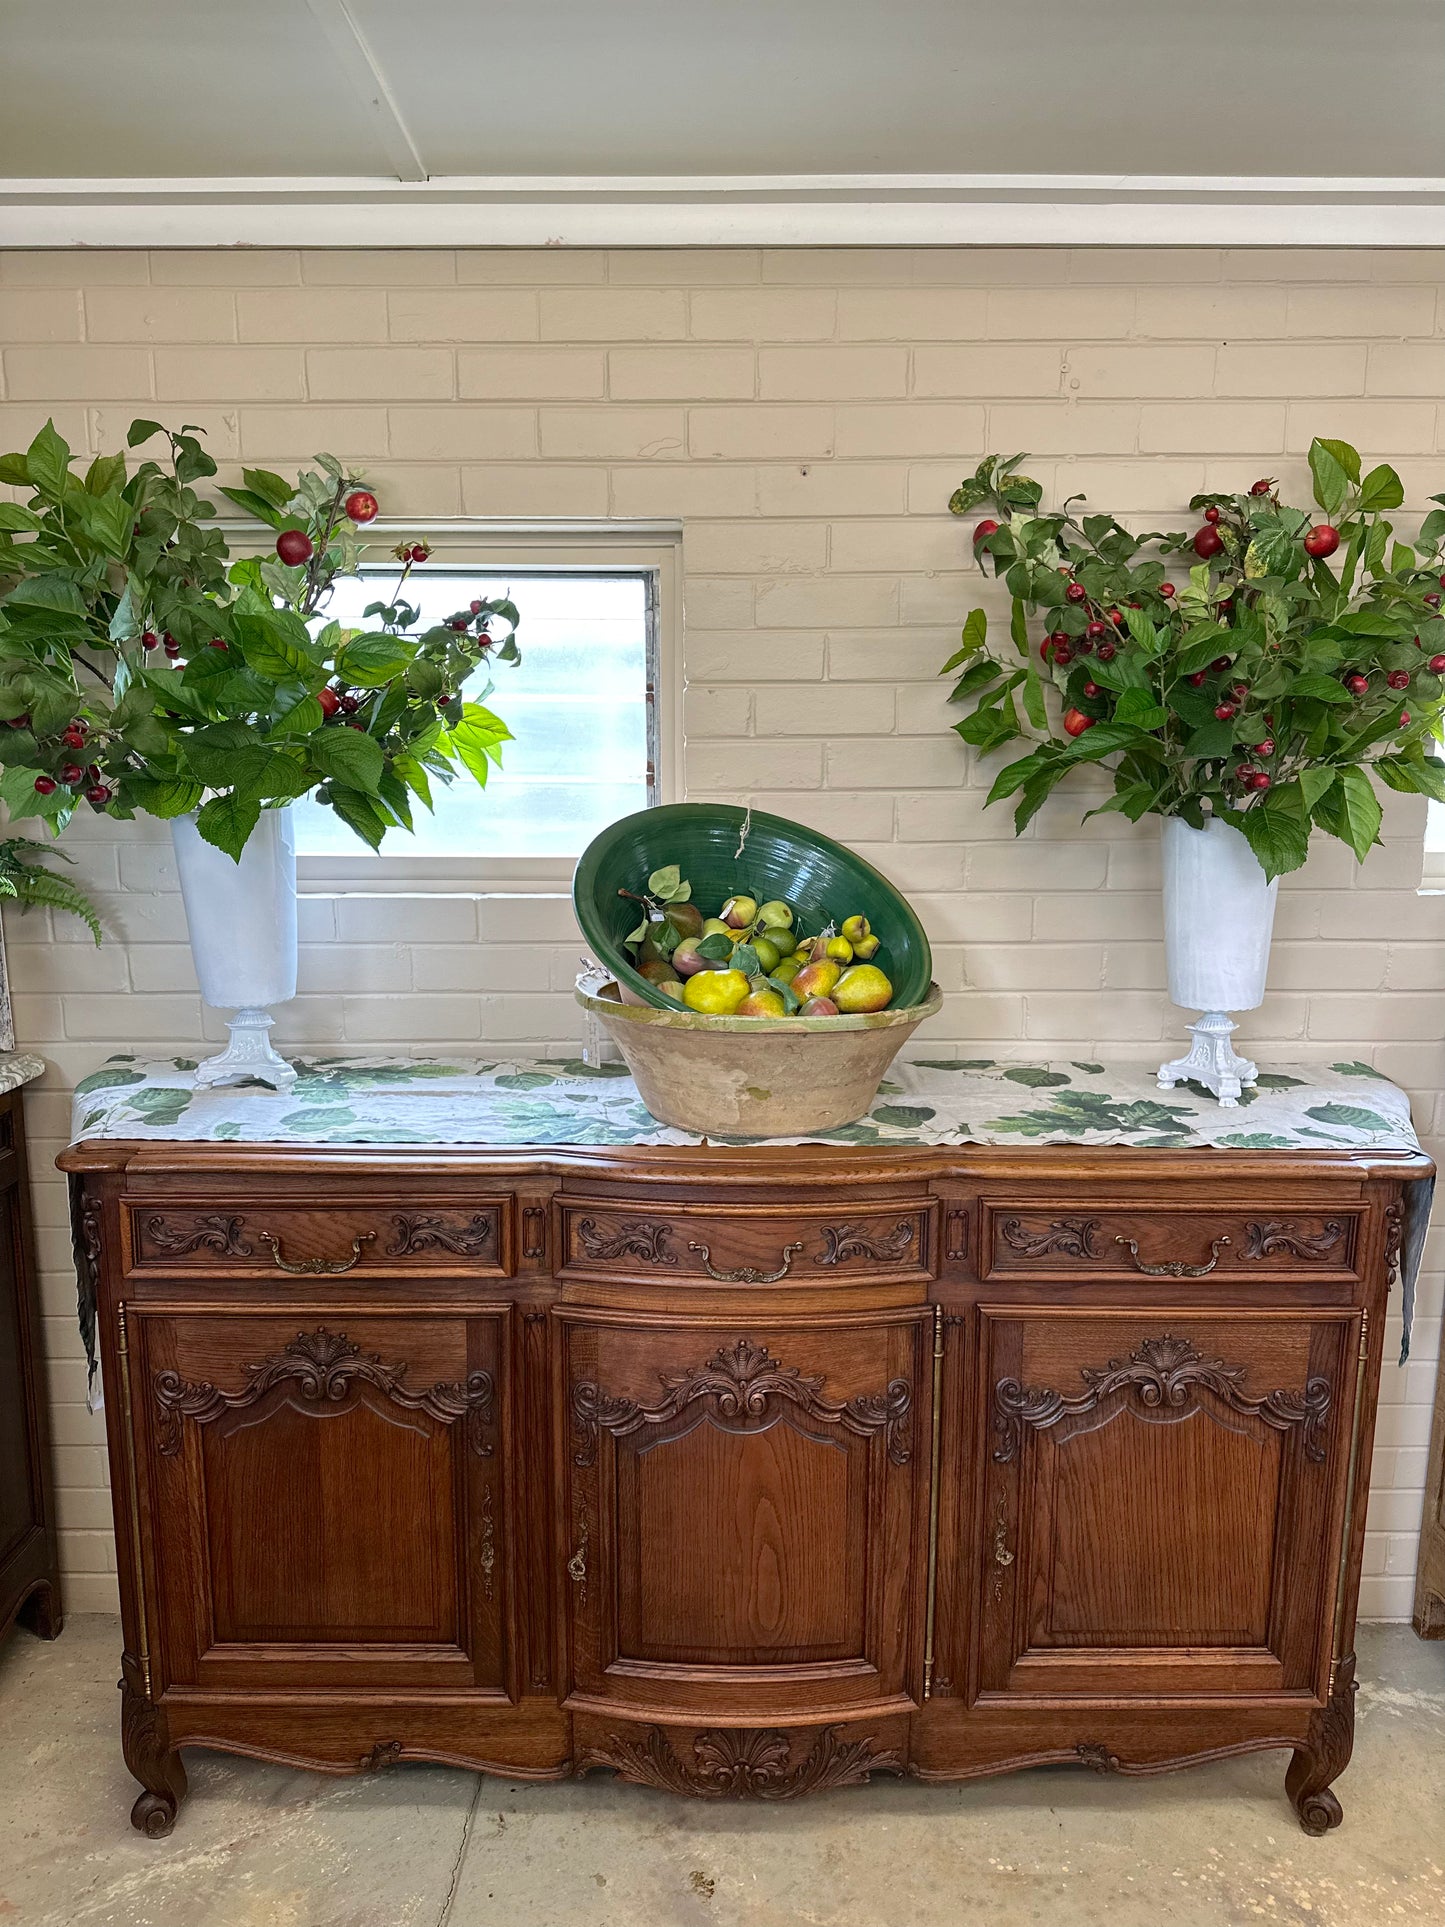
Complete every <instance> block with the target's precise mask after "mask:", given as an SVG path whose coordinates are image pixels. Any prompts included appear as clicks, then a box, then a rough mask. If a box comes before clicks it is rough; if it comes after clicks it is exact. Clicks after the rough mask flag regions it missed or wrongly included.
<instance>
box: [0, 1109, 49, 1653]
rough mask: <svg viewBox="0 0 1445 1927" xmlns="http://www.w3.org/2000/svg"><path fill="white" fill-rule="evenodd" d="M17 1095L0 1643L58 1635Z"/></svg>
mask: <svg viewBox="0 0 1445 1927" xmlns="http://www.w3.org/2000/svg"><path fill="white" fill-rule="evenodd" d="M24 1119H25V1113H24V1109H23V1094H22V1093H21V1092H20V1091H18V1090H15V1091H6V1092H3V1093H0V1635H3V1634H4V1633H5V1632H6V1630H7V1629H8V1628H9V1627H10V1626H11V1625H13V1623H14V1622H15V1620H16V1619H17V1618H20V1617H23V1618H24V1619H25V1621H26V1623H27V1624H28V1625H29V1626H30V1627H31V1629H32V1630H33V1631H35V1632H37V1633H39V1635H40V1636H41V1638H42V1639H54V1637H55V1636H56V1634H57V1633H58V1632H59V1631H60V1627H61V1611H60V1575H59V1570H58V1567H57V1564H56V1556H55V1512H54V1503H53V1500H52V1498H51V1490H50V1455H49V1441H48V1428H47V1426H46V1420H45V1413H46V1407H45V1367H44V1361H43V1359H42V1357H41V1350H40V1300H39V1296H38V1293H37V1291H36V1285H35V1266H34V1263H33V1260H32V1254H31V1236H30V1200H29V1187H28V1183H27V1179H26V1172H25V1122H24Z"/></svg>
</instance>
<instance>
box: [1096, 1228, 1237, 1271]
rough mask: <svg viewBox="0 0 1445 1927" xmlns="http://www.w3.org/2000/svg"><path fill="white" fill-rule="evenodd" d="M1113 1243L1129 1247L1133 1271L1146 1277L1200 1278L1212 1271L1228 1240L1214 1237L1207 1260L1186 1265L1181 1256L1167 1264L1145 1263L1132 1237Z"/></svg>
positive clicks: (1116, 1239) (1117, 1239) (1119, 1239)
mask: <svg viewBox="0 0 1445 1927" xmlns="http://www.w3.org/2000/svg"><path fill="white" fill-rule="evenodd" d="M1114 1243H1115V1244H1116V1245H1127V1246H1128V1247H1129V1256H1130V1257H1131V1258H1132V1259H1133V1260H1134V1269H1135V1271H1142V1272H1143V1273H1144V1275H1145V1277H1146V1278H1202V1277H1203V1276H1204V1275H1205V1273H1206V1272H1209V1271H1213V1269H1214V1267H1215V1266H1216V1265H1217V1264H1218V1263H1219V1254H1220V1252H1221V1251H1223V1249H1224V1247H1225V1246H1226V1245H1227V1244H1228V1243H1229V1240H1228V1238H1216V1239H1215V1240H1214V1242H1213V1244H1212V1245H1210V1247H1209V1262H1208V1264H1203V1265H1186V1264H1185V1262H1184V1260H1183V1259H1182V1258H1172V1259H1170V1260H1169V1262H1168V1263H1167V1264H1162V1265H1146V1264H1145V1262H1144V1260H1143V1259H1142V1258H1141V1257H1140V1256H1139V1246H1138V1244H1137V1243H1136V1242H1135V1240H1134V1239H1133V1238H1115V1240H1114Z"/></svg>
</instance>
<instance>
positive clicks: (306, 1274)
mask: <svg viewBox="0 0 1445 1927" xmlns="http://www.w3.org/2000/svg"><path fill="white" fill-rule="evenodd" d="M256 1236H257V1237H258V1238H259V1239H260V1240H261V1242H262V1244H263V1245H269V1246H270V1247H271V1262H272V1263H273V1264H274V1265H275V1267H276V1269H277V1270H278V1271H289V1272H290V1274H291V1276H292V1277H293V1278H320V1277H335V1276H336V1275H337V1274H338V1273H340V1272H343V1271H350V1269H351V1267H352V1266H353V1265H354V1264H357V1263H359V1262H360V1259H361V1253H362V1250H363V1248H364V1247H365V1246H366V1245H369V1244H371V1243H372V1242H373V1240H374V1239H375V1237H376V1233H375V1232H374V1231H363V1232H362V1234H361V1236H360V1237H359V1238H353V1239H352V1240H351V1256H350V1257H349V1258H302V1259H301V1260H300V1261H299V1263H297V1264H294V1265H293V1264H292V1263H291V1262H290V1260H289V1259H288V1258H286V1257H284V1256H283V1255H282V1251H281V1240H280V1239H279V1238H278V1237H276V1236H275V1235H274V1233H272V1232H270V1231H258V1232H257V1233H256Z"/></svg>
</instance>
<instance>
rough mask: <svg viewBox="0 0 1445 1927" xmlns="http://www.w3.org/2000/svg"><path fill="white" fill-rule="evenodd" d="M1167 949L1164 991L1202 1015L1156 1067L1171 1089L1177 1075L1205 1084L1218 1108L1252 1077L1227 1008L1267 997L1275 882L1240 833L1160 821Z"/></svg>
mask: <svg viewBox="0 0 1445 1927" xmlns="http://www.w3.org/2000/svg"><path fill="white" fill-rule="evenodd" d="M1163 838H1164V949H1165V955H1166V958H1167V960H1168V965H1169V995H1170V997H1171V998H1172V999H1173V1000H1174V1002H1175V1003H1176V1004H1180V1005H1182V1006H1183V1008H1184V1009H1185V1010H1198V1011H1202V1012H1203V1013H1204V1014H1203V1016H1202V1017H1200V1018H1199V1020H1198V1021H1197V1022H1196V1023H1193V1024H1191V1025H1190V1026H1189V1030H1190V1034H1191V1036H1192V1037H1193V1039H1194V1042H1193V1045H1192V1046H1191V1048H1190V1050H1189V1052H1188V1054H1187V1055H1186V1056H1184V1057H1177V1058H1175V1059H1174V1060H1173V1062H1172V1063H1168V1064H1161V1065H1160V1067H1159V1083H1160V1086H1161V1087H1162V1088H1163V1089H1164V1090H1166V1091H1167V1090H1172V1089H1173V1088H1174V1086H1175V1085H1176V1084H1177V1083H1179V1082H1181V1081H1182V1080H1183V1079H1184V1078H1191V1079H1192V1080H1193V1081H1194V1082H1196V1083H1200V1084H1203V1085H1204V1086H1205V1088H1206V1089H1208V1090H1211V1091H1213V1093H1214V1095H1215V1096H1216V1097H1217V1098H1218V1099H1219V1101H1220V1103H1221V1104H1224V1105H1230V1106H1233V1105H1237V1104H1238V1102H1239V1098H1240V1093H1241V1091H1242V1090H1243V1088H1244V1087H1245V1086H1246V1085H1248V1084H1253V1083H1254V1082H1255V1081H1256V1079H1257V1077H1258V1075H1259V1073H1258V1070H1257V1067H1256V1066H1255V1065H1254V1064H1252V1063H1250V1061H1249V1059H1248V1058H1247V1057H1240V1056H1238V1055H1237V1054H1236V1052H1235V1050H1234V1048H1233V1046H1232V1045H1231V1044H1230V1041H1229V1039H1230V1033H1231V1032H1232V1031H1233V1030H1234V1028H1235V1025H1234V1022H1233V1020H1232V1018H1231V1017H1230V1016H1229V1012H1230V1011H1232V1010H1256V1009H1258V1007H1259V1005H1260V1004H1261V1003H1263V1001H1264V982H1265V975H1266V973H1267V971H1268V969H1269V944H1270V937H1271V935H1272V934H1273V931H1274V904H1275V898H1276V896H1277V895H1278V893H1279V879H1278V878H1276V879H1275V880H1274V881H1273V882H1272V883H1267V882H1266V881H1265V875H1264V871H1263V870H1262V869H1261V868H1260V864H1259V859H1258V858H1257V857H1256V856H1255V854H1254V852H1253V850H1251V849H1250V847H1249V844H1248V842H1247V841H1246V840H1245V838H1244V837H1243V836H1242V835H1241V834H1240V832H1239V831H1238V830H1236V829H1234V828H1232V827H1231V826H1230V825H1229V824H1228V823H1219V822H1215V821H1213V820H1212V819H1211V820H1210V821H1208V822H1207V823H1206V824H1205V827H1204V828H1203V829H1202V830H1195V829H1191V828H1190V826H1189V825H1188V824H1187V823H1186V822H1185V821H1184V820H1183V818H1182V817H1178V816H1166V817H1165V818H1164V819H1163Z"/></svg>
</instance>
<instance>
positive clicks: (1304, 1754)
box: [1284, 1653, 1355, 1834]
mask: <svg viewBox="0 0 1445 1927" xmlns="http://www.w3.org/2000/svg"><path fill="white" fill-rule="evenodd" d="M1354 1744H1355V1656H1354V1654H1353V1653H1351V1654H1350V1655H1349V1656H1348V1658H1346V1659H1342V1660H1341V1661H1340V1666H1339V1671H1338V1673H1337V1675H1336V1678H1335V1690H1334V1692H1333V1694H1332V1695H1331V1696H1330V1702H1329V1705H1328V1706H1325V1707H1322V1708H1321V1710H1320V1711H1319V1712H1318V1713H1316V1714H1315V1716H1314V1718H1313V1719H1312V1720H1311V1721H1310V1730H1309V1739H1308V1741H1307V1743H1306V1744H1305V1745H1304V1746H1299V1747H1296V1748H1295V1752H1294V1758H1293V1759H1292V1760H1291V1761H1290V1763H1289V1771H1288V1772H1287V1773H1286V1774H1285V1776H1284V1790H1285V1792H1286V1793H1287V1794H1288V1795H1289V1797H1290V1800H1291V1802H1292V1803H1293V1806H1294V1810H1295V1812H1296V1813H1297V1814H1298V1816H1299V1823H1300V1825H1301V1826H1302V1827H1303V1828H1304V1830H1305V1832H1306V1833H1313V1834H1321V1833H1328V1832H1329V1830H1330V1828H1331V1827H1337V1826H1338V1825H1339V1824H1340V1821H1341V1820H1342V1819H1343V1818H1344V1815H1343V1813H1342V1812H1341V1810H1340V1803H1339V1801H1338V1800H1337V1799H1336V1798H1335V1796H1334V1794H1333V1793H1331V1791H1330V1786H1331V1783H1332V1782H1333V1781H1335V1780H1337V1779H1338V1778H1339V1777H1340V1775H1341V1774H1342V1773H1343V1772H1344V1770H1345V1768H1346V1767H1347V1766H1348V1765H1349V1763H1350V1754H1351V1752H1352V1751H1353V1750H1354Z"/></svg>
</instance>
